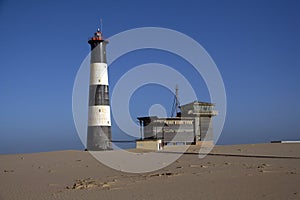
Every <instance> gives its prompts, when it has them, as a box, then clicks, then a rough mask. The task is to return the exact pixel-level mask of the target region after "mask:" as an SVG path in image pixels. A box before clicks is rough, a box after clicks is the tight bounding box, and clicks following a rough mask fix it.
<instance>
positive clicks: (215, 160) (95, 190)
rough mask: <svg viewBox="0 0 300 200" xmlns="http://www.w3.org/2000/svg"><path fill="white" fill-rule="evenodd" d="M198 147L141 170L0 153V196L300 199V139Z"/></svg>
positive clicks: (54, 155) (77, 155)
mask: <svg viewBox="0 0 300 200" xmlns="http://www.w3.org/2000/svg"><path fill="white" fill-rule="evenodd" d="M198 148H199V147H197V146H192V147H191V148H190V149H189V150H188V151H187V152H186V153H185V154H184V155H183V156H181V157H180V158H179V159H178V160H177V161H175V162H174V163H172V164H171V165H169V166H167V167H165V168H162V169H160V170H157V171H154V172H149V173H142V174H135V173H125V172H120V171H116V170H113V169H111V168H109V167H107V166H105V165H103V164H101V163H100V162H98V161H97V160H96V159H94V158H93V157H92V156H91V155H90V154H89V153H88V152H84V151H58V152H47V153H35V154H22V155H21V154H18V155H0V199H4V200H6V199H73V200H76V199H122V200H125V199H130V200H131V199H156V200H159V199H172V200H175V199H197V200H199V199H214V200H215V199H243V200H244V199H272V200H274V199H300V144H255V145H254V144H253V145H234V146H216V147H215V148H214V149H213V151H212V152H211V153H210V154H209V155H207V156H206V157H205V158H202V159H199V156H198ZM139 153H142V152H139ZM144 153H146V152H144ZM162 154H167V153H162Z"/></svg>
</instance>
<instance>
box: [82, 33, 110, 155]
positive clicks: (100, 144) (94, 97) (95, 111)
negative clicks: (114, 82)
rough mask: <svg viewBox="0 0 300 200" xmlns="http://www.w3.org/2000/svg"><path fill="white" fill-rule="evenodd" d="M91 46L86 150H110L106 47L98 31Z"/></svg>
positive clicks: (91, 41) (105, 41)
mask: <svg viewBox="0 0 300 200" xmlns="http://www.w3.org/2000/svg"><path fill="white" fill-rule="evenodd" d="M88 43H89V44H90V45H91V62H90V91H89V111H88V112H89V113H88V132H87V150H90V151H103V150H111V149H112V147H111V119H110V106H109V93H108V73H107V62H106V45H107V43H108V41H107V40H104V39H103V37H102V33H101V32H100V30H99V29H98V30H97V32H96V33H95V34H94V36H93V37H92V38H90V39H89V41H88Z"/></svg>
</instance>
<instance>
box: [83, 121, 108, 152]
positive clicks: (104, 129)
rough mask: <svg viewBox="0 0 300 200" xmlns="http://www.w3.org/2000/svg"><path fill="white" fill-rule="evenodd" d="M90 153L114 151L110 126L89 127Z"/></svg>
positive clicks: (88, 148) (88, 143) (88, 147)
mask: <svg viewBox="0 0 300 200" xmlns="http://www.w3.org/2000/svg"><path fill="white" fill-rule="evenodd" d="M87 150H88V151H107V150H112V145H111V127H110V126H89V127H88V134H87Z"/></svg>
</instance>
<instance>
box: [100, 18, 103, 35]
mask: <svg viewBox="0 0 300 200" xmlns="http://www.w3.org/2000/svg"><path fill="white" fill-rule="evenodd" d="M100 32H101V33H103V30H102V18H100Z"/></svg>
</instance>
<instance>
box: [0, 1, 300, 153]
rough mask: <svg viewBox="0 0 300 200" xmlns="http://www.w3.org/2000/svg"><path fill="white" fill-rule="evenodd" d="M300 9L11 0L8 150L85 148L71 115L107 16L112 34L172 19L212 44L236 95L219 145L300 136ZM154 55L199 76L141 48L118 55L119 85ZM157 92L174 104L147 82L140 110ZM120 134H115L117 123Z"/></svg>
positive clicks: (202, 89)
mask: <svg viewBox="0 0 300 200" xmlns="http://www.w3.org/2000/svg"><path fill="white" fill-rule="evenodd" d="M299 9H300V3H299V2H298V1H296V0H294V1H292V0H289V1H283V0H282V1H276V0H274V1H271V0H270V1H267V0H265V1H255V0H252V1H229V0H228V1H208V0H207V1H202V0H201V1H155V0H154V1H55V0H54V1H14V0H9V1H8V0H2V1H0V30H1V32H0V33H1V38H0V55H1V57H0V58H1V59H0V91H1V96H0V111H1V112H0V134H1V138H0V153H19V152H37V151H49V150H60V149H82V148H83V146H82V144H81V142H80V139H79V137H78V135H77V133H76V129H75V126H74V122H73V117H72V89H73V83H74V79H75V76H76V73H77V70H78V69H79V67H80V64H81V62H82V61H83V59H84V58H85V57H86V56H87V54H88V53H89V50H90V47H89V45H88V43H87V39H88V37H90V36H91V35H92V34H93V33H94V31H95V30H96V28H97V26H98V25H99V19H100V18H102V19H103V31H104V35H105V36H106V37H110V36H113V35H115V34H117V33H119V32H122V31H125V30H128V29H132V28H138V27H148V26H153V27H164V28H169V29H174V30H176V31H180V32H182V33H184V34H186V35H188V36H190V37H191V38H193V39H194V40H196V41H197V42H199V43H200V44H201V45H202V46H203V47H204V48H205V49H206V51H207V52H208V53H209V54H210V56H211V57H212V58H213V60H214V61H215V63H216V64H217V66H218V68H219V70H220V72H221V75H222V77H223V81H224V84H225V88H226V93H227V118H226V122H225V126H224V129H223V132H222V135H221V137H220V138H219V141H218V143H219V144H237V143H258V142H269V141H271V140H300V123H299V119H300V118H299V113H300V106H299V105H298V103H299V102H300V94H299V91H300V80H299V76H300V58H299V56H300V47H299V44H300V14H299ZM108 48H109V47H108ZM148 62H158V63H163V64H166V65H170V66H175V67H176V66H177V67H178V66H186V68H187V69H186V70H182V73H183V74H185V75H186V76H187V77H192V74H193V71H192V70H189V69H188V63H185V61H184V60H182V59H180V58H178V57H176V56H175V55H172V54H169V53H167V52H161V51H157V50H145V51H142V52H139V51H137V52H132V53H130V54H128V55H126V56H124V57H121V58H120V59H119V60H117V61H116V62H115V63H113V65H112V66H111V68H110V85H111V90H112V89H113V86H114V84H115V82H116V81H117V80H118V78H119V77H121V76H122V74H124V73H125V72H126V71H128V70H129V69H131V68H132V67H134V66H136V65H138V64H144V63H148ZM118 66H119V67H118ZM120 66H122V67H120ZM193 83H195V84H198V85H199V92H198V93H197V95H198V98H199V100H204V101H209V95H208V92H207V88H206V86H205V84H204V82H203V80H202V79H201V77H198V78H197V79H195V80H193ZM156 92H159V93H162V94H165V95H163V96H162V97H163V98H161V99H157V98H153V95H149V98H147V99H149V102H148V103H149V105H150V103H158V102H159V101H163V104H165V105H166V106H168V103H169V104H170V107H171V105H172V100H173V99H171V98H170V97H171V96H172V95H171V93H170V92H168V91H164V89H163V88H160V87H159V86H156V85H152V86H146V87H144V88H140V89H139V90H138V91H136V93H135V94H134V96H133V101H135V102H136V103H135V105H137V106H136V107H131V108H130V109H131V110H132V115H133V117H134V115H142V114H145V111H146V110H147V109H149V105H142V104H140V103H139V102H140V101H141V99H142V97H145V96H144V95H145V94H153V93H156ZM151 97H152V98H151ZM147 106H148V107H147ZM114 130H115V132H114ZM113 132H114V133H115V135H114V136H113V137H114V138H116V137H117V135H118V130H117V128H116V127H113ZM114 133H113V134H114Z"/></svg>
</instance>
